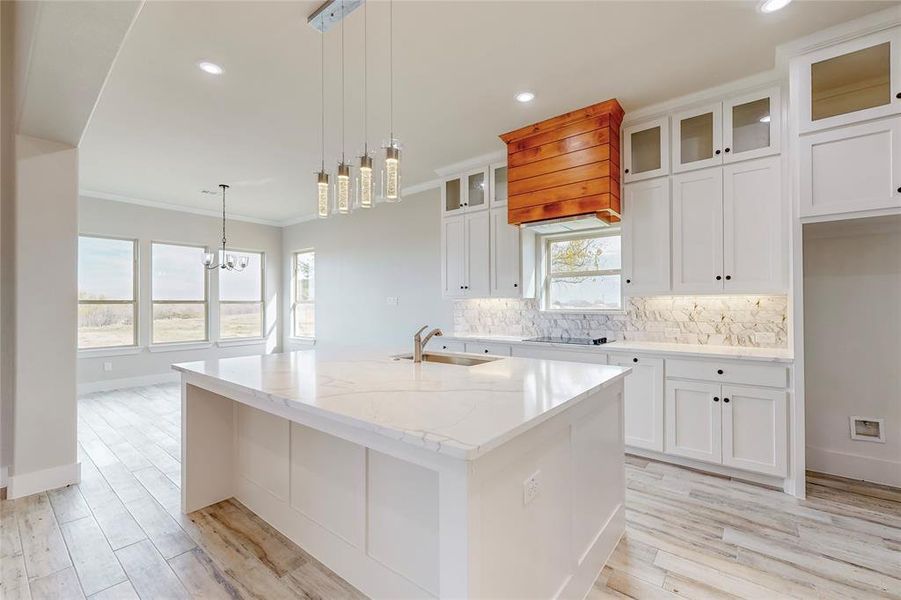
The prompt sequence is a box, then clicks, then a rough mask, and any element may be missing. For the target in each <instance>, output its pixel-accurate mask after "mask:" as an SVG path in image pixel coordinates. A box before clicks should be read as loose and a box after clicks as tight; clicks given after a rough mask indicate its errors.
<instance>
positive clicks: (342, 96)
mask: <svg viewBox="0 0 901 600" xmlns="http://www.w3.org/2000/svg"><path fill="white" fill-rule="evenodd" d="M346 17H347V15H346V14H345V13H344V0H341V164H344V55H345V54H346V53H345V52H344V21H346V20H347V19H346Z"/></svg>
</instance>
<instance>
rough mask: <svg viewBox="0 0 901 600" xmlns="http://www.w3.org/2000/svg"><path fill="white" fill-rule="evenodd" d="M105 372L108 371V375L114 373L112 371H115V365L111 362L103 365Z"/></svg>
mask: <svg viewBox="0 0 901 600" xmlns="http://www.w3.org/2000/svg"><path fill="white" fill-rule="evenodd" d="M103 370H104V371H106V372H107V373H109V372H110V371H112V370H113V363H111V362H110V361H106V362H105V363H103Z"/></svg>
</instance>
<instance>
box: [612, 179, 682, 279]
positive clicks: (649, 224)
mask: <svg viewBox="0 0 901 600" xmlns="http://www.w3.org/2000/svg"><path fill="white" fill-rule="evenodd" d="M669 186H670V182H669V178H668V177H658V178H657V179H650V180H647V181H639V182H636V183H630V184H626V185H625V186H624V187H623V223H622V231H623V237H622V245H623V293H624V294H626V295H629V296H634V295H640V294H654V293H661V292H669V291H670V197H669Z"/></svg>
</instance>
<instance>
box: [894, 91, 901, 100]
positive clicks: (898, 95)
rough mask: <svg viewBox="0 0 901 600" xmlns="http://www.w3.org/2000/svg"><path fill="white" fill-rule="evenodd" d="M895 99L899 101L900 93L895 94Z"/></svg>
mask: <svg viewBox="0 0 901 600" xmlns="http://www.w3.org/2000/svg"><path fill="white" fill-rule="evenodd" d="M895 98H897V99H898V100H901V92H898V93H897V94H895Z"/></svg>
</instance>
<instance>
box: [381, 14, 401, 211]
mask: <svg viewBox="0 0 901 600" xmlns="http://www.w3.org/2000/svg"><path fill="white" fill-rule="evenodd" d="M388 7H389V11H390V14H389V17H388V28H389V31H388V49H389V50H388V111H389V113H388V122H389V137H388V141H387V142H385V143H384V144H382V148H383V149H384V150H385V165H384V167H383V168H382V190H381V193H382V196H383V197H384V198H385V200H387V201H388V202H399V201H400V200H401V197H400V185H401V176H400V151H401V145H400V142H399V141H398V140H397V138H395V137H394V0H389V2H388Z"/></svg>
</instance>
